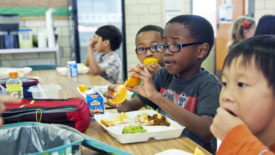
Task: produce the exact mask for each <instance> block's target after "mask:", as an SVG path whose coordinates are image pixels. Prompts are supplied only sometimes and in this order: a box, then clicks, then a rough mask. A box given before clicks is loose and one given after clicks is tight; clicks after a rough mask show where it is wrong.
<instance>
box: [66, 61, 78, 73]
mask: <svg viewBox="0 0 275 155" xmlns="http://www.w3.org/2000/svg"><path fill="white" fill-rule="evenodd" d="M67 67H68V76H70V77H74V76H78V70H77V64H76V62H75V61H68V62H67Z"/></svg>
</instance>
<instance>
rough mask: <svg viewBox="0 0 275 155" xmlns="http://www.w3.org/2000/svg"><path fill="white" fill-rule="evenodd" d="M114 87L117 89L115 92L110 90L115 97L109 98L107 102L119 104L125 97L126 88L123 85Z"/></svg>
mask: <svg viewBox="0 0 275 155" xmlns="http://www.w3.org/2000/svg"><path fill="white" fill-rule="evenodd" d="M116 89H117V91H116V92H112V95H113V96H115V98H114V99H109V102H110V103H112V104H120V103H122V102H123V101H124V100H125V99H126V97H127V89H126V88H125V86H124V85H118V86H117V87H116Z"/></svg>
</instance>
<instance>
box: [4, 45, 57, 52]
mask: <svg viewBox="0 0 275 155" xmlns="http://www.w3.org/2000/svg"><path fill="white" fill-rule="evenodd" d="M58 50H59V49H58V45H57V46H56V47H54V48H23V49H21V48H16V49H0V54H8V53H36V52H54V51H58Z"/></svg>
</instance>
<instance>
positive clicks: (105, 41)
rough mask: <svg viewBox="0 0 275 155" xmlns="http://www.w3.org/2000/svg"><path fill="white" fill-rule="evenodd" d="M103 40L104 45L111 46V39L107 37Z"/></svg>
mask: <svg viewBox="0 0 275 155" xmlns="http://www.w3.org/2000/svg"><path fill="white" fill-rule="evenodd" d="M103 42H104V46H109V45H110V46H111V44H110V40H108V39H106V40H104V41H103Z"/></svg>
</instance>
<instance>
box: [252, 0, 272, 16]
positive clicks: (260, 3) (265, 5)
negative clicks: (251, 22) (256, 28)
mask: <svg viewBox="0 0 275 155" xmlns="http://www.w3.org/2000/svg"><path fill="white" fill-rule="evenodd" d="M265 14H273V15H275V0H255V16H254V17H255V19H256V21H259V19H260V18H261V17H262V16H263V15H265Z"/></svg>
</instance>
